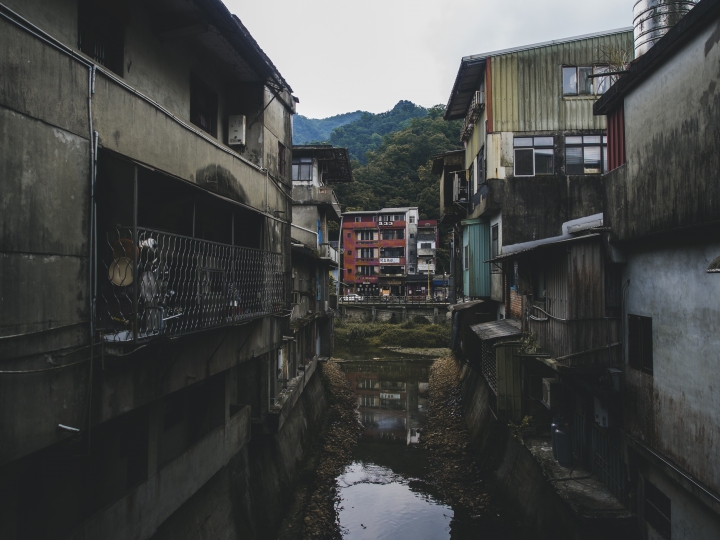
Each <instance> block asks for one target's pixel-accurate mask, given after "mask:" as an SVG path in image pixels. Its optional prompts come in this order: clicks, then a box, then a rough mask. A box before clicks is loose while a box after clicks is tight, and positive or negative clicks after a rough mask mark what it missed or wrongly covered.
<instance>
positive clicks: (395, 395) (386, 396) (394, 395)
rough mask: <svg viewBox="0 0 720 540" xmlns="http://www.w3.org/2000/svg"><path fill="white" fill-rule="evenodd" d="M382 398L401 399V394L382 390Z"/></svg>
mask: <svg viewBox="0 0 720 540" xmlns="http://www.w3.org/2000/svg"><path fill="white" fill-rule="evenodd" d="M380 399H400V394H386V393H384V392H381V393H380Z"/></svg>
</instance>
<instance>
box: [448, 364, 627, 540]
mask: <svg viewBox="0 0 720 540" xmlns="http://www.w3.org/2000/svg"><path fill="white" fill-rule="evenodd" d="M461 380H462V398H463V409H464V415H465V422H466V425H467V427H468V431H469V432H470V440H471V444H472V447H473V451H474V454H475V457H476V459H477V460H478V463H479V464H480V466H481V467H482V468H483V469H485V470H486V471H487V472H488V473H489V475H490V477H491V478H492V490H493V495H494V496H495V497H498V498H499V499H500V500H501V501H502V503H503V505H504V506H505V508H506V509H508V510H509V511H510V513H511V514H512V515H513V519H514V520H515V521H516V522H517V523H519V525H520V527H521V528H522V529H523V530H525V531H526V532H527V533H528V534H529V535H531V536H532V538H538V539H541V540H546V539H547V540H556V539H557V540H566V539H567V540H570V539H575V540H585V539H615V540H619V539H628V540H629V538H630V537H629V536H627V534H628V527H627V525H628V522H627V520H617V521H616V520H613V519H607V520H606V519H597V518H598V517H599V516H598V515H597V513H596V515H595V517H594V518H593V517H592V516H584V515H581V514H580V513H577V512H574V511H573V510H572V509H571V508H570V506H569V505H568V504H567V502H566V501H563V500H562V498H561V497H560V496H559V495H558V493H557V491H556V490H555V489H554V487H553V486H552V484H551V482H549V481H548V478H549V477H548V475H547V474H546V472H545V471H544V470H543V467H542V465H541V464H540V463H539V462H538V460H537V459H536V458H535V457H534V456H533V454H532V452H531V451H530V449H529V448H528V447H527V446H526V445H525V444H523V443H521V442H520V441H519V440H517V439H515V438H514V437H513V436H512V435H511V433H510V431H509V430H508V429H507V427H506V423H505V421H503V420H502V419H501V420H497V419H496V418H495V416H494V415H493V413H492V412H491V410H490V405H489V397H490V389H489V387H488V385H487V383H486V382H485V380H484V379H483V377H482V375H480V374H479V373H478V372H477V371H476V370H474V369H473V368H470V367H469V366H467V365H465V366H463V368H462V372H461Z"/></svg>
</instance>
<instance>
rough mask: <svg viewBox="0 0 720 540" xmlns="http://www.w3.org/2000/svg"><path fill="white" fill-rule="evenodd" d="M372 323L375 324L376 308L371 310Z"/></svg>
mask: <svg viewBox="0 0 720 540" xmlns="http://www.w3.org/2000/svg"><path fill="white" fill-rule="evenodd" d="M371 309H372V322H375V318H376V317H377V308H376V307H375V306H373V307H372V308H371Z"/></svg>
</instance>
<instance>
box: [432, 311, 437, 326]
mask: <svg viewBox="0 0 720 540" xmlns="http://www.w3.org/2000/svg"><path fill="white" fill-rule="evenodd" d="M437 323H438V308H433V324H437Z"/></svg>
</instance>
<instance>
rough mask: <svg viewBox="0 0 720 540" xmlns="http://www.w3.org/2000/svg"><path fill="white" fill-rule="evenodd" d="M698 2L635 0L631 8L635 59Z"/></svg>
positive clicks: (694, 0)
mask: <svg viewBox="0 0 720 540" xmlns="http://www.w3.org/2000/svg"><path fill="white" fill-rule="evenodd" d="M698 1H699V0H637V2H635V6H634V7H633V27H634V29H635V58H639V57H640V56H641V55H643V54H645V53H646V52H648V51H649V50H650V47H652V46H653V45H655V42H656V41H657V40H659V39H660V38H661V37H663V36H664V35H665V34H667V32H668V30H670V28H672V27H673V25H675V23H677V22H678V21H679V20H680V19H682V18H683V16H684V15H685V14H686V13H687V12H688V11H690V10H691V9H692V8H693V7H694V6H695V4H697V3H698Z"/></svg>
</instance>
